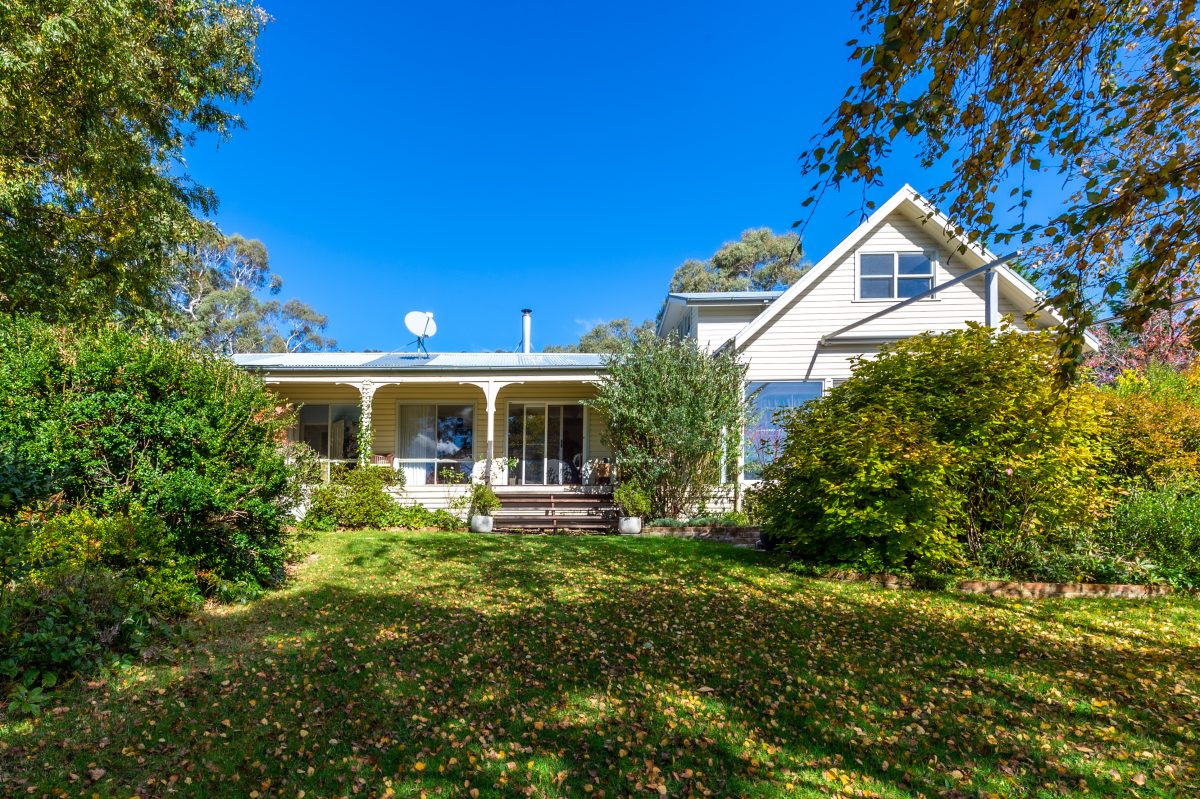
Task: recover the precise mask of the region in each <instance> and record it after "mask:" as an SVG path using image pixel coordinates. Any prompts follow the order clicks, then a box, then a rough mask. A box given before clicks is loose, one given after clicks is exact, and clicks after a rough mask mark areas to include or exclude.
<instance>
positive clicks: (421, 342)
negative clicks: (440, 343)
mask: <svg viewBox="0 0 1200 799" xmlns="http://www.w3.org/2000/svg"><path fill="white" fill-rule="evenodd" d="M404 326H405V327H407V328H408V332H409V333H412V334H413V335H414V336H416V337H417V342H416V344H417V351H418V352H423V353H425V354H426V355H428V354H429V350H427V349H425V339H427V338H429V337H430V336H432V335H433V334H434V333H436V332H437V322H435V321H433V311H409V312H408V313H406V314H405V315H404Z"/></svg>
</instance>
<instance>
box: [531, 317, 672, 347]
mask: <svg viewBox="0 0 1200 799" xmlns="http://www.w3.org/2000/svg"><path fill="white" fill-rule="evenodd" d="M653 335H654V323H653V322H651V321H649V320H646V321H645V322H642V323H641V324H640V325H634V324H633V320H631V319H630V318H629V317H627V316H626V317H623V318H621V319H613V320H612V321H609V322H601V323H600V324H598V325H596V326H595V327H593V328H592V329H591V330H589V331H588V332H586V333H584V334H583V335H582V336H580V337H579V343H577V344H551V345H549V346H548V347H546V349H545V351H546V352H620V351H621V349H622V348H623V347H625V346H626V345H627V344H628V343H629V342H631V341H633V340H634V339H636V338H637V337H638V336H653Z"/></svg>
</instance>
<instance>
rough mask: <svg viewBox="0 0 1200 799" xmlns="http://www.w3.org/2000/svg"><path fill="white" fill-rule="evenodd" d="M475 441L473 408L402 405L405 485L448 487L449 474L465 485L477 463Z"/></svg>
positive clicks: (399, 444)
mask: <svg viewBox="0 0 1200 799" xmlns="http://www.w3.org/2000/svg"><path fill="white" fill-rule="evenodd" d="M474 439H475V407H474V406H473V405H460V404H450V403H447V404H445V405H408V404H402V405H400V414H399V426H398V432H397V441H396V452H397V454H398V459H399V461H400V467H401V469H402V470H403V472H404V481H405V484H407V485H432V484H435V483H444V482H447V475H448V474H449V473H458V474H461V475H462V477H461V478H460V477H455V478H453V480H454V482H465V481H466V480H467V479H469V478H470V476H471V469H472V467H473V466H474V462H475V446H474V444H475V442H474ZM447 470H449V471H448V472H447Z"/></svg>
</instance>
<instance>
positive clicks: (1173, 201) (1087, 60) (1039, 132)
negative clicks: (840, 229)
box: [801, 0, 1200, 377]
mask: <svg viewBox="0 0 1200 799" xmlns="http://www.w3.org/2000/svg"><path fill="white" fill-rule="evenodd" d="M857 15H858V17H859V18H860V20H861V22H862V27H863V32H864V34H865V38H864V40H863V41H862V42H858V41H852V42H851V43H850V46H851V47H852V48H853V52H852V54H851V59H852V60H853V61H857V62H858V63H859V64H861V73H860V75H859V79H858V81H857V83H856V84H855V85H853V86H851V87H850V88H849V89H848V90H847V92H846V94H845V96H844V98H843V100H842V102H841V104H840V105H839V106H838V108H837V109H836V110H835V111H834V113H833V114H832V115H831V116H830V118H829V119H828V120H827V123H826V127H825V129H824V130H823V131H822V132H820V133H819V134H818V135H817V136H816V138H815V140H814V142H813V145H812V147H811V148H810V149H809V150H807V151H806V152H804V153H803V154H802V155H801V162H802V166H803V168H804V170H805V171H806V173H807V174H810V175H814V176H815V177H816V182H815V183H814V184H813V186H812V194H811V195H810V196H809V198H808V199H806V200H805V205H809V204H811V203H813V202H814V201H815V200H816V199H817V198H819V197H820V196H821V194H822V193H823V192H824V191H825V190H826V189H827V188H830V187H833V188H839V187H841V186H842V185H843V184H846V183H851V184H852V183H862V184H865V185H880V183H881V176H882V174H883V173H882V164H883V161H884V159H885V158H886V157H887V156H888V155H889V154H890V153H891V152H892V149H893V144H894V142H895V141H896V140H897V139H911V140H913V141H915V142H916V143H917V144H918V146H919V148H920V153H921V156H920V160H921V163H922V165H923V166H925V167H932V166H934V165H935V164H939V163H943V162H944V160H945V159H949V164H950V167H951V176H950V177H949V178H948V179H947V180H946V181H945V182H943V183H942V184H941V185H939V186H937V187H935V188H933V189H932V191H930V192H929V194H930V197H931V199H933V200H934V202H936V203H938V204H940V205H943V206H944V207H945V208H946V210H947V211H949V213H950V216H951V217H952V218H953V219H954V220H955V225H956V226H958V228H959V231H960V232H964V233H965V234H966V235H967V236H968V237H969V238H970V239H971V240H975V241H982V242H985V243H987V244H989V245H994V246H1003V247H1008V246H1012V245H1016V244H1020V245H1024V246H1025V247H1027V248H1028V250H1029V252H1028V253H1027V256H1026V259H1027V260H1030V261H1035V262H1040V267H1041V269H1040V271H1041V272H1042V273H1043V274H1044V275H1045V277H1046V282H1047V285H1048V286H1049V287H1050V296H1049V298H1048V299H1049V301H1050V302H1051V303H1052V304H1054V305H1055V306H1057V307H1058V308H1059V309H1061V310H1062V311H1063V312H1065V314H1066V316H1067V319H1068V324H1067V325H1066V328H1065V331H1064V334H1063V335H1062V337H1061V338H1060V342H1059V354H1060V358H1061V367H1062V369H1063V376H1064V377H1065V376H1069V373H1070V372H1071V371H1072V370H1073V368H1074V365H1075V364H1076V363H1078V362H1079V361H1080V360H1081V359H1082V353H1083V331H1084V329H1085V328H1086V326H1087V325H1088V324H1089V323H1090V322H1091V321H1092V320H1093V314H1094V311H1095V308H1096V304H1095V300H1096V298H1097V296H1098V295H1100V296H1111V295H1113V294H1115V293H1117V292H1118V291H1120V290H1121V289H1122V288H1124V289H1128V290H1130V293H1131V294H1132V295H1133V296H1135V297H1137V298H1138V300H1137V302H1135V303H1133V304H1131V305H1129V306H1127V307H1125V308H1124V309H1123V310H1122V312H1121V322H1122V324H1123V326H1124V327H1125V328H1126V329H1128V330H1132V331H1139V330H1141V329H1142V327H1143V326H1144V325H1145V324H1146V323H1147V322H1148V321H1149V320H1150V319H1151V317H1152V315H1153V313H1154V311H1156V310H1160V309H1163V308H1165V307H1166V303H1168V302H1169V301H1170V297H1171V296H1172V293H1173V291H1174V289H1175V288H1176V287H1177V286H1179V285H1182V286H1183V288H1184V290H1185V291H1187V292H1188V294H1192V295H1194V294H1196V293H1197V291H1196V289H1197V283H1198V280H1200V277H1198V272H1197V270H1195V269H1194V267H1193V264H1194V263H1195V262H1196V260H1197V258H1198V257H1200V238H1198V237H1196V236H1195V235H1194V231H1195V230H1196V228H1197V226H1198V224H1200V142H1198V141H1197V134H1198V133H1200V84H1198V81H1197V78H1198V77H1200V72H1198V70H1200V24H1198V20H1197V16H1196V12H1195V4H1194V3H1192V2H1190V0H1187V1H1186V2H1185V0H1165V2H1161V3H1147V4H1143V3H1140V2H1132V0H1101V1H1100V2H1094V3H1079V2H1076V1H1075V0H1047V1H1046V2H1040V3H1025V2H1017V0H999V2H994V3H945V2H936V1H935V0H860V2H859V3H858V6H857ZM1039 172H1049V173H1052V174H1054V175H1055V177H1054V178H1053V179H1052V180H1040V181H1035V180H1034V177H1033V176H1034V175H1035V173H1039ZM1051 184H1053V185H1054V186H1055V188H1054V191H1056V192H1057V191H1060V190H1061V189H1060V188H1058V187H1060V186H1065V187H1066V193H1067V201H1066V203H1065V207H1062V208H1061V209H1059V210H1055V211H1053V212H1051V213H1049V214H1047V215H1046V216H1045V217H1041V218H1028V217H1029V214H1031V213H1032V212H1033V210H1034V208H1035V206H1034V205H1033V202H1034V200H1035V197H1040V196H1041V194H1042V191H1043V189H1042V186H1043V185H1047V186H1048V185H1051ZM1005 196H1007V197H1008V199H1007V200H1005V199H1004V197H1005ZM1005 202H1007V203H1009V205H1010V207H1009V209H1008V210H1009V211H1011V212H1013V213H1014V214H1017V215H1018V218H1019V221H1018V222H1016V223H1012V224H1008V223H1005V222H1004V214H1003V213H1002V211H1001V210H998V208H997V206H998V204H1001V203H1005ZM869 207H870V204H869V203H864V210H866V208H869ZM1189 316H1191V314H1190V312H1189ZM1196 323H1197V317H1191V318H1190V320H1189V324H1190V325H1192V326H1193V328H1194V327H1195V325H1196Z"/></svg>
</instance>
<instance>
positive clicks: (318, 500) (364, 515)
mask: <svg viewBox="0 0 1200 799" xmlns="http://www.w3.org/2000/svg"><path fill="white" fill-rule="evenodd" d="M403 484H404V475H402V474H401V473H400V472H397V471H396V470H395V469H393V468H392V467H390V466H357V467H355V468H347V467H345V466H342V465H338V466H335V467H334V468H333V469H332V471H331V473H330V481H329V483H327V484H324V485H319V486H316V487H315V488H314V489H313V490H312V493H311V494H310V496H309V501H308V510H307V511H306V512H305V514H304V519H303V520H302V522H301V526H302V527H303V528H305V529H308V530H335V529H337V528H339V527H340V528H342V529H347V530H362V529H365V528H369V527H376V528H378V527H384V526H387V524H388V522H389V520H391V519H392V518H393V517H394V516H395V515H396V514H397V512H398V509H399V505H398V503H397V502H396V500H395V498H394V497H392V495H391V494H389V493H388V491H387V489H388V488H391V487H393V486H401V485H403Z"/></svg>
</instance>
